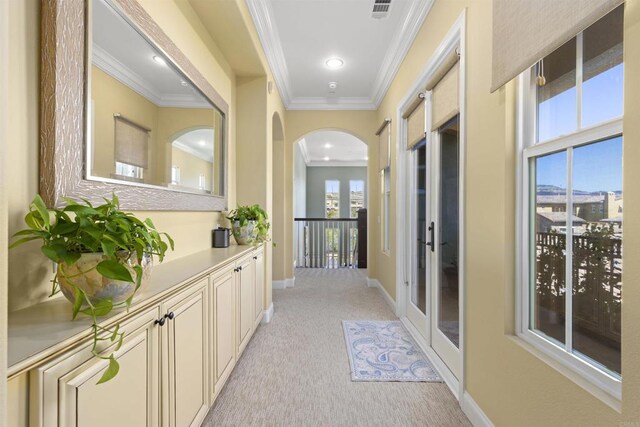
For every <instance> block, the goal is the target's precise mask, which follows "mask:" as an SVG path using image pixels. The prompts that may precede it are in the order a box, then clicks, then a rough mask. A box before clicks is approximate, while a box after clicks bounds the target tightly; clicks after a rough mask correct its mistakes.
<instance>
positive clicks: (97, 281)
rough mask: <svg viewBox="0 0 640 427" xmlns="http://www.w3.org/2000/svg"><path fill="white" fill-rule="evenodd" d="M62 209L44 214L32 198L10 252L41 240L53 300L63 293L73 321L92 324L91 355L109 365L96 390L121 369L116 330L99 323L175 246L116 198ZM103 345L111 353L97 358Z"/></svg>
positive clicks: (119, 334)
mask: <svg viewBox="0 0 640 427" xmlns="http://www.w3.org/2000/svg"><path fill="white" fill-rule="evenodd" d="M65 201H66V202H67V205H66V206H65V207H63V208H61V209H47V207H46V205H45V203H44V201H43V200H42V198H41V197H40V196H39V195H36V196H35V198H34V199H33V201H32V202H31V205H30V206H29V213H27V215H26V216H25V218H24V221H25V223H26V225H27V228H26V229H24V230H21V231H18V232H17V233H16V234H14V236H13V237H14V239H16V240H15V241H14V242H13V243H12V244H11V246H10V248H13V247H15V246H18V245H21V244H23V243H26V242H28V241H32V240H40V241H42V246H41V247H40V249H41V251H42V253H43V254H44V255H45V256H46V257H47V258H49V259H50V260H52V261H53V262H54V263H56V267H57V268H56V273H55V275H54V277H53V280H52V284H53V285H52V290H51V295H50V296H53V295H55V294H57V293H58V292H62V293H63V294H64V296H65V297H66V298H67V299H68V300H69V301H71V302H72V303H73V309H72V319H75V318H76V317H77V316H78V314H80V313H83V314H86V315H88V316H90V317H91V318H92V320H93V324H92V328H93V335H92V336H93V347H92V349H91V351H92V353H93V355H94V356H95V357H98V358H100V359H104V360H108V361H109V366H108V367H107V369H106V370H105V372H104V374H103V375H102V377H101V378H100V380H99V381H98V384H100V383H104V382H106V381H109V380H110V379H112V378H113V377H115V376H116V375H117V374H118V371H119V369H120V366H119V365H118V361H117V360H116V358H115V356H114V354H115V352H116V351H117V350H118V349H119V348H120V346H121V345H122V341H123V338H124V332H121V331H120V325H119V324H115V325H113V326H111V327H109V328H105V327H103V326H100V325H99V322H98V318H99V317H101V316H105V315H107V314H109V313H110V312H111V311H112V310H113V309H114V308H121V307H126V308H128V307H129V305H130V304H131V302H132V300H133V298H134V296H135V294H136V292H137V291H139V290H140V288H141V287H143V286H144V285H145V284H146V282H147V281H148V278H149V276H150V274H151V268H152V265H153V256H154V255H155V256H157V257H158V260H159V261H160V262H162V261H163V259H164V256H165V253H166V252H167V250H168V249H169V248H171V250H173V240H172V239H171V237H170V236H169V235H168V234H166V233H160V232H158V231H157V230H156V228H155V226H154V224H153V222H152V221H151V220H150V219H145V220H144V221H142V220H140V219H138V218H136V217H135V216H134V215H133V214H131V213H126V212H122V211H121V210H120V203H119V201H118V198H117V197H116V196H115V194H114V195H113V197H112V198H111V200H108V199H105V203H104V204H102V205H99V206H93V205H92V204H91V203H90V202H89V201H87V200H83V203H78V202H76V201H74V200H70V199H65ZM101 342H105V344H107V345H108V346H109V347H110V348H111V349H110V351H109V352H108V353H106V354H105V353H103V352H100V351H99V349H98V345H99V343H101Z"/></svg>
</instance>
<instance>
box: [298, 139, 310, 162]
mask: <svg viewBox="0 0 640 427" xmlns="http://www.w3.org/2000/svg"><path fill="white" fill-rule="evenodd" d="M298 147H300V154H302V159H303V160H304V164H305V165H307V166H309V163H310V162H311V159H310V158H309V151H308V150H307V140H306V139H304V138H302V139H301V140H300V141H298Z"/></svg>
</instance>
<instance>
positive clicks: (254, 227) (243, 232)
mask: <svg viewBox="0 0 640 427" xmlns="http://www.w3.org/2000/svg"><path fill="white" fill-rule="evenodd" d="M226 218H227V219H228V220H229V221H231V232H232V233H233V237H234V238H235V239H236V242H238V244H239V245H250V244H255V243H262V242H266V241H268V240H269V227H271V224H269V217H268V215H267V212H265V210H264V209H262V208H261V207H260V205H251V206H238V207H237V208H236V209H234V210H232V211H231V212H229V215H227V217H226Z"/></svg>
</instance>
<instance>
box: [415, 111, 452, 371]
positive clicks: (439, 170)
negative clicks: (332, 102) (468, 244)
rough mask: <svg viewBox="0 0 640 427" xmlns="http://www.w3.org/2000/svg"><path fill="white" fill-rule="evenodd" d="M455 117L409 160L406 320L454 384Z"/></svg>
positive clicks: (418, 146)
mask: <svg viewBox="0 0 640 427" xmlns="http://www.w3.org/2000/svg"><path fill="white" fill-rule="evenodd" d="M458 135H459V125H458V117H454V118H453V119H452V120H450V121H449V122H447V123H445V124H444V125H443V126H442V127H440V128H439V129H438V130H437V131H435V132H433V133H432V134H431V138H429V140H428V141H427V140H424V141H422V142H420V143H418V144H417V145H415V146H414V148H413V149H412V151H411V152H410V153H409V156H410V159H411V161H410V165H411V173H410V182H411V190H410V198H409V199H410V200H409V207H410V211H411V215H410V222H411V224H410V227H409V228H410V230H408V231H409V235H408V236H407V237H408V241H409V242H410V246H411V248H410V252H409V253H410V254H411V256H410V259H409V263H408V264H409V265H408V268H409V271H410V275H409V281H408V284H409V292H408V293H407V302H406V307H407V312H406V314H407V318H408V320H409V321H410V322H411V323H412V324H413V326H415V328H416V329H417V330H418V331H419V332H420V334H422V335H423V337H424V338H425V340H426V341H427V342H428V343H430V345H431V347H432V348H433V350H434V351H435V352H436V353H437V354H438V356H439V357H440V358H441V359H442V361H443V362H444V363H445V364H446V365H447V367H448V368H449V370H450V371H451V372H452V373H453V375H454V376H456V378H459V374H460V371H461V369H460V364H461V357H460V350H459V348H460V344H459V343H460V306H459V277H460V264H459V260H460V253H461V250H460V212H461V210H460V191H459V188H460V143H459V136H458Z"/></svg>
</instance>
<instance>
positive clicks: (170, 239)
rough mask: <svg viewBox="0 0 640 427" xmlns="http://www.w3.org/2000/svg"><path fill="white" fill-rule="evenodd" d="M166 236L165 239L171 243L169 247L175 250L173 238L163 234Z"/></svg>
mask: <svg viewBox="0 0 640 427" xmlns="http://www.w3.org/2000/svg"><path fill="white" fill-rule="evenodd" d="M162 234H163V235H164V237H166V238H167V240H168V241H169V246H170V247H171V250H173V247H174V243H173V239H172V238H171V236H169V235H168V234H167V233H162Z"/></svg>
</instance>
